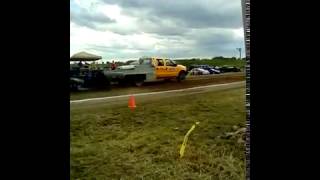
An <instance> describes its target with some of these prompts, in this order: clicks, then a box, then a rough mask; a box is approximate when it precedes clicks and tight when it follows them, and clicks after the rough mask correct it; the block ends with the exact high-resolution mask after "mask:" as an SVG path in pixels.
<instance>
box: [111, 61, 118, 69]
mask: <svg viewBox="0 0 320 180" xmlns="http://www.w3.org/2000/svg"><path fill="white" fill-rule="evenodd" d="M116 67H117V65H116V63H115V62H114V61H112V64H111V70H115V69H116Z"/></svg>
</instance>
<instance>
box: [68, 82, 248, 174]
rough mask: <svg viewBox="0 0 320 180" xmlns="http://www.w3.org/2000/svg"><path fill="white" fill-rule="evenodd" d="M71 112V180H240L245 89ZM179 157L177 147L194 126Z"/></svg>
mask: <svg viewBox="0 0 320 180" xmlns="http://www.w3.org/2000/svg"><path fill="white" fill-rule="evenodd" d="M136 103H137V108H136V110H135V111H134V112H131V111H130V110H129V109H128V107H127V103H120V104H117V105H110V104H108V103H104V104H101V105H99V106H87V107H86V108H85V109H84V108H81V109H77V108H74V107H71V114H70V119H71V130H70V133H71V134H70V135H71V150H70V151H71V179H231V180H232V179H237V180H238V179H245V154H244V153H245V147H244V144H243V143H238V142H237V139H223V138H218V136H220V135H221V134H223V133H225V132H230V131H232V127H233V126H234V125H237V126H239V127H244V126H245V106H244V105H245V88H244V87H241V88H233V89H229V90H223V91H215V92H205V93H196V94H193V95H192V96H191V95H186V96H179V97H168V98H163V99H162V100H161V101H159V100H143V101H142V100H141V101H140V100H139V99H138V98H137V102H136ZM196 121H199V122H200V124H199V126H198V127H196V129H195V130H194V131H193V132H192V134H191V136H190V137H189V141H188V145H187V148H186V152H185V156H184V157H183V158H182V159H180V158H179V148H180V145H181V143H182V141H183V137H184V135H185V133H186V132H187V131H188V130H189V129H190V127H191V126H192V125H193V123H194V122H196Z"/></svg>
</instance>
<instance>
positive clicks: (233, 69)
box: [218, 66, 241, 73]
mask: <svg viewBox="0 0 320 180" xmlns="http://www.w3.org/2000/svg"><path fill="white" fill-rule="evenodd" d="M218 69H219V71H220V72H221V73H226V72H240V71H241V70H240V69H239V68H237V67H235V66H222V67H218Z"/></svg>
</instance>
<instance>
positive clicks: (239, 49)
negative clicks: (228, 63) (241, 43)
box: [237, 48, 241, 60]
mask: <svg viewBox="0 0 320 180" xmlns="http://www.w3.org/2000/svg"><path fill="white" fill-rule="evenodd" d="M237 50H238V51H239V53H240V60H241V48H237Z"/></svg>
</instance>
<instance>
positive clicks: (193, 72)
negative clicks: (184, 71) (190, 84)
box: [189, 68, 210, 75]
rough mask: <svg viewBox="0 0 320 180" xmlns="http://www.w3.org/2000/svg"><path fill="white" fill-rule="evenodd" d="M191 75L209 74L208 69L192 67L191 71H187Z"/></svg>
mask: <svg viewBox="0 0 320 180" xmlns="http://www.w3.org/2000/svg"><path fill="white" fill-rule="evenodd" d="M189 72H190V74H191V75H207V74H210V72H209V71H208V70H205V69H202V68H193V69H192V70H191V71H189Z"/></svg>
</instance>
